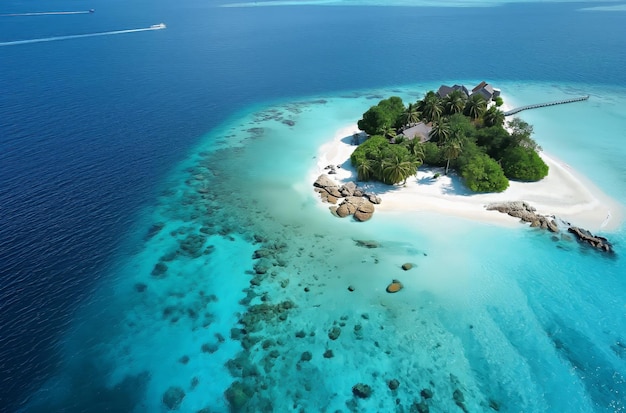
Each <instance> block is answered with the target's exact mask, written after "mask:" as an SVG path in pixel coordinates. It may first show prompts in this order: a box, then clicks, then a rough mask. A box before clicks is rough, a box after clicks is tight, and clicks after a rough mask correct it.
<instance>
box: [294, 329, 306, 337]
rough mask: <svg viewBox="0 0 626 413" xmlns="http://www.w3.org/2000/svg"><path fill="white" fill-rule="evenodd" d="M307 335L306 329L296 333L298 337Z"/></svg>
mask: <svg viewBox="0 0 626 413" xmlns="http://www.w3.org/2000/svg"><path fill="white" fill-rule="evenodd" d="M305 336H306V333H305V332H304V330H300V331H298V332H297V333H296V337H298V338H304V337H305Z"/></svg>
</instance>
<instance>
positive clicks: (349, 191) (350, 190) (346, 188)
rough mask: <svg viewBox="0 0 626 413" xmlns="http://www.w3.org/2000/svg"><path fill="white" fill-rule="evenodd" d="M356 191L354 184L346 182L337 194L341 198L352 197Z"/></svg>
mask: <svg viewBox="0 0 626 413" xmlns="http://www.w3.org/2000/svg"><path fill="white" fill-rule="evenodd" d="M354 191H356V184H355V183H354V182H348V183H347V184H344V185H342V186H341V188H339V192H340V193H341V195H342V196H353V195H354Z"/></svg>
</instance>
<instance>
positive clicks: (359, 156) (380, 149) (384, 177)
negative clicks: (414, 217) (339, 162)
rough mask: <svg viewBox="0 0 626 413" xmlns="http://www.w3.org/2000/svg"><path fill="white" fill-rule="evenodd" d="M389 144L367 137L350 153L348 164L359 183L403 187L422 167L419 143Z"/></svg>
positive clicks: (381, 137) (378, 137)
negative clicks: (353, 168)
mask: <svg viewBox="0 0 626 413" xmlns="http://www.w3.org/2000/svg"><path fill="white" fill-rule="evenodd" d="M411 142H413V141H407V142H406V143H405V144H393V143H391V142H389V140H388V139H386V138H385V137H383V136H380V135H375V136H372V137H370V138H369V139H368V140H366V141H365V142H364V143H362V144H361V145H359V147H358V148H356V150H355V151H354V152H353V153H352V156H351V157H350V160H351V162H352V165H353V166H354V167H355V168H356V170H357V175H358V179H359V180H360V181H369V180H372V179H373V180H377V181H381V182H384V183H386V184H389V185H393V184H397V183H405V182H406V180H407V179H408V178H409V177H410V176H412V175H415V174H416V173H417V168H418V167H419V166H420V165H421V164H422V159H423V150H422V148H421V147H420V146H419V143H417V144H414V143H411Z"/></svg>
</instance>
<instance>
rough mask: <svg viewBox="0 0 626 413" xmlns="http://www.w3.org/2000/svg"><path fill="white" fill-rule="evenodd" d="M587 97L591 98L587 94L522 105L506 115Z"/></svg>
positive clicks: (505, 114)
mask: <svg viewBox="0 0 626 413" xmlns="http://www.w3.org/2000/svg"><path fill="white" fill-rule="evenodd" d="M587 99H589V95H587V96H580V97H576V98H571V99H563V100H557V101H555V102H547V103H535V104H534V105H526V106H520V107H518V108H515V109H511V110H509V111H506V112H504V116H511V115H515V114H516V113H519V112H521V111H523V110H529V109H537V108H545V107H546V106H555V105H564V104H566V103H573V102H581V101H583V100H587Z"/></svg>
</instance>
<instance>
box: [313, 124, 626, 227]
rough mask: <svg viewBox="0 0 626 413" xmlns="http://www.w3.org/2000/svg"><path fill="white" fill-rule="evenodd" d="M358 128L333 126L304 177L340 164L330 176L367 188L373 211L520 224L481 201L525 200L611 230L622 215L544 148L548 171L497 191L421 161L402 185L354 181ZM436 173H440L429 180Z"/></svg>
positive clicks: (614, 204) (621, 210) (539, 209)
mask: <svg viewBox="0 0 626 413" xmlns="http://www.w3.org/2000/svg"><path fill="white" fill-rule="evenodd" d="M359 133H360V131H359V130H358V127H357V126H356V124H350V125H346V126H345V127H342V128H340V129H339V130H337V131H336V132H335V134H334V137H333V139H332V140H331V141H328V142H326V143H325V144H324V145H322V146H321V147H320V149H319V152H318V154H317V157H316V160H317V163H316V165H315V166H314V167H313V168H311V170H310V173H309V176H308V180H309V182H310V184H312V183H313V182H314V181H315V180H316V179H317V177H318V176H319V175H320V174H324V173H328V169H325V168H326V167H327V166H328V165H335V166H338V165H339V166H340V168H338V169H337V173H336V174H334V175H329V176H330V177H331V178H332V179H333V180H335V181H337V182H338V183H339V184H342V183H346V182H349V181H354V182H355V183H357V184H358V185H359V186H360V187H361V188H364V189H365V190H366V191H367V192H374V193H376V194H377V195H379V196H380V197H381V198H382V203H381V204H380V205H377V206H376V214H385V213H389V212H394V213H395V212H402V213H411V212H415V213H419V212H434V213H437V214H443V215H451V216H456V217H461V218H467V219H471V220H478V221H482V222H486V223H491V224H497V225H504V226H515V225H519V223H518V222H519V220H518V219H517V218H513V217H510V216H508V215H506V214H501V213H499V212H496V211H487V210H486V209H485V206H486V205H488V204H490V203H493V202H507V201H526V202H528V203H530V204H531V205H532V206H534V207H535V208H536V209H537V213H539V214H542V215H554V216H556V217H558V218H560V219H563V220H565V221H567V222H569V223H570V224H571V225H575V226H579V227H583V228H586V229H588V230H590V231H592V232H594V231H611V230H615V229H617V228H618V227H619V226H620V225H621V224H622V222H623V220H624V207H623V206H622V205H621V204H620V203H619V202H617V201H616V200H614V199H613V198H611V197H609V196H608V195H606V194H605V193H604V192H603V191H602V190H601V189H599V188H598V187H597V186H596V185H595V184H594V183H593V182H591V181H590V180H589V179H587V178H586V177H584V176H582V175H581V174H579V173H577V172H576V171H575V170H574V169H573V168H571V167H570V166H569V165H567V164H566V163H564V162H562V161H560V160H559V159H558V158H556V157H555V156H553V155H551V154H547V153H545V152H540V156H541V157H542V158H543V159H544V161H545V162H546V163H547V164H548V166H549V167H550V170H549V173H548V176H546V177H545V178H544V179H542V180H541V181H539V182H516V181H510V186H509V188H507V189H506V190H505V191H503V192H500V193H480V194H476V193H473V192H471V191H470V190H469V189H467V188H466V187H465V185H464V184H463V181H462V179H461V178H460V177H459V176H457V175H456V174H455V173H453V172H450V173H449V175H448V176H446V175H444V170H443V168H438V167H426V166H421V167H420V168H419V169H418V172H417V175H416V176H412V177H410V178H409V179H408V180H407V182H406V184H405V185H401V184H398V185H393V186H390V185H385V184H382V183H378V182H357V175H356V171H355V170H354V168H353V167H352V165H351V163H350V155H351V154H352V152H353V151H354V150H355V149H356V147H357V145H355V144H353V135H354V134H359ZM361 139H364V138H361ZM361 142H362V140H361ZM436 173H439V174H440V176H439V177H438V178H436V179H434V178H433V177H434V175H435V174H436ZM320 202H321V201H320ZM376 214H375V215H374V219H375V217H376Z"/></svg>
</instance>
